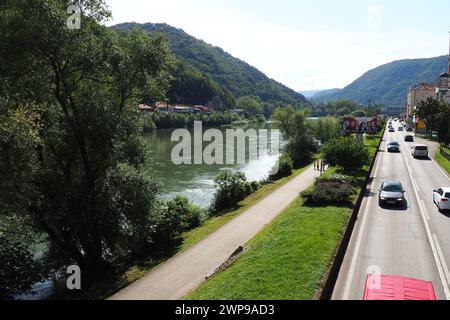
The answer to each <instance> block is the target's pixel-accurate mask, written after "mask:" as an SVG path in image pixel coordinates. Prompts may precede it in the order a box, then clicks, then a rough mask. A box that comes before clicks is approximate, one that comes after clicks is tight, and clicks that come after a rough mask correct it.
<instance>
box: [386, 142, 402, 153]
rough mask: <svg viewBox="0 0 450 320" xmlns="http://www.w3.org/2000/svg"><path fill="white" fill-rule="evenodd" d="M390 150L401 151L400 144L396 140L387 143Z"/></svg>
mask: <svg viewBox="0 0 450 320" xmlns="http://www.w3.org/2000/svg"><path fill="white" fill-rule="evenodd" d="M387 151H388V152H400V145H399V144H398V142H396V141H391V142H389V143H388V145H387Z"/></svg>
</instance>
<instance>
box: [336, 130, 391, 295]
mask: <svg viewBox="0 0 450 320" xmlns="http://www.w3.org/2000/svg"><path fill="white" fill-rule="evenodd" d="M383 138H384V136H383V137H382V139H383ZM379 150H381V145H380V149H379ZM379 150H377V152H378V151H379ZM380 159H381V157H380V156H378V153H377V160H376V165H375V170H374V174H373V181H372V182H371V184H370V190H372V189H373V186H374V185H375V180H376V178H377V175H378V168H379V166H380ZM372 199H373V197H369V198H368V199H367V203H366V207H365V210H364V211H363V212H364V214H363V219H362V221H361V227H360V229H359V233H358V238H357V240H356V245H355V250H354V251H353V255H352V260H351V263H350V269H349V271H348V273H347V274H348V276H347V282H346V283H345V289H344V294H343V300H349V296H350V289H351V286H352V283H353V275H354V273H355V269H356V263H357V260H358V255H359V250H360V247H361V242H362V236H363V234H364V230H365V228H366V221H367V216H368V215H369V209H370V208H371V202H372Z"/></svg>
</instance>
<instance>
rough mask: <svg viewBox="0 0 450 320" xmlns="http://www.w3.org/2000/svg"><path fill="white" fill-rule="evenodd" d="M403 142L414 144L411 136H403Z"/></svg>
mask: <svg viewBox="0 0 450 320" xmlns="http://www.w3.org/2000/svg"><path fill="white" fill-rule="evenodd" d="M405 142H414V137H413V136H412V135H407V136H405Z"/></svg>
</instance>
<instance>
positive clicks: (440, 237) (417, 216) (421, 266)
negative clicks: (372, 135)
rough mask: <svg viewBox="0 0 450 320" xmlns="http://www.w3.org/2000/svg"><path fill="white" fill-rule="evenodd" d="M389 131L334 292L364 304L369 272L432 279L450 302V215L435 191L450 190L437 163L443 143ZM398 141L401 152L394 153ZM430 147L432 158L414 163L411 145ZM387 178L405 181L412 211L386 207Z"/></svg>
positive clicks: (449, 181) (338, 297) (440, 295)
mask: <svg viewBox="0 0 450 320" xmlns="http://www.w3.org/2000/svg"><path fill="white" fill-rule="evenodd" d="M393 125H394V127H395V128H396V132H395V133H389V132H386V134H385V136H384V141H383V143H382V145H381V148H380V152H379V156H378V159H377V162H376V164H375V167H374V171H373V172H372V178H373V181H372V183H371V184H370V185H369V189H368V193H367V195H366V197H365V199H364V201H363V203H362V206H361V210H360V213H359V217H358V221H357V223H356V226H355V230H354V232H353V235H352V239H351V241H350V245H349V248H348V250H347V253H346V256H345V259H344V263H343V265H342V267H341V272H340V275H339V278H338V281H337V284H336V287H335V290H334V293H333V299H336V300H360V299H362V297H363V291H364V284H365V280H366V276H367V274H369V273H381V274H388V275H400V276H406V277H413V278H419V279H423V280H427V281H432V282H433V285H434V288H435V291H436V294H437V297H438V299H450V291H449V289H448V288H449V286H450V272H449V269H448V266H450V213H440V212H439V210H438V209H437V207H436V205H435V204H434V203H433V190H434V189H436V188H438V187H442V186H450V178H449V176H448V175H447V174H446V173H444V172H443V171H442V170H441V169H440V167H439V166H438V165H437V164H436V163H435V162H434V161H433V160H432V159H431V158H432V157H433V155H434V152H435V150H436V149H437V147H438V145H437V144H436V143H433V142H429V141H425V140H423V139H420V138H417V137H415V142H405V141H404V136H405V135H407V134H410V133H407V132H406V131H405V132H399V131H398V130H397V128H398V126H399V125H398V124H397V123H395V122H394V123H393ZM392 140H394V141H397V142H399V143H400V145H401V152H400V153H388V152H387V151H386V144H387V142H389V141H392ZM417 143H420V144H427V145H428V147H429V150H430V158H429V159H425V160H418V159H414V158H413V157H412V155H411V146H413V145H415V144H417ZM383 180H400V181H401V182H402V183H403V186H404V188H405V190H406V195H405V197H406V200H407V208H404V209H400V208H381V207H380V206H379V205H378V189H379V188H380V185H381V183H382V181H383Z"/></svg>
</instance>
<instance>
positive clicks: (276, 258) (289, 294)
mask: <svg viewBox="0 0 450 320" xmlns="http://www.w3.org/2000/svg"><path fill="white" fill-rule="evenodd" d="M349 214H350V210H349V209H348V208H345V207H333V206H330V207H307V206H303V205H302V200H301V199H300V197H299V198H298V199H297V200H295V201H294V202H293V203H292V204H291V205H290V206H289V207H288V208H287V209H286V210H285V211H284V212H282V213H281V214H280V215H279V216H278V217H277V218H276V219H275V220H274V221H273V222H272V223H271V224H270V225H269V226H268V227H266V228H265V229H264V230H263V231H262V232H261V233H259V234H258V235H257V236H256V237H255V238H254V239H253V240H251V241H250V242H249V244H248V245H249V247H250V249H249V250H248V251H246V252H245V253H243V254H242V255H241V256H240V257H239V258H238V259H237V260H236V262H235V263H234V264H233V265H232V266H231V267H230V268H228V269H226V270H225V271H223V272H221V273H218V274H217V275H215V276H214V277H212V278H211V279H210V280H209V281H207V282H205V283H203V285H201V286H200V287H199V288H198V289H197V290H195V291H194V292H192V293H191V294H189V295H188V296H187V297H186V298H187V299H192V300H207V299H212V300H232V299H243V300H254V299H261V300H268V299H274V300H284V299H286V300H301V299H314V298H315V297H316V293H317V291H318V289H320V286H321V284H322V278H323V275H324V274H325V272H326V271H327V270H328V268H329V266H330V264H331V262H332V257H333V255H334V252H335V250H336V246H337V243H338V242H339V240H340V238H341V235H342V231H343V229H344V228H345V226H346V223H347V221H348V218H349Z"/></svg>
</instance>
